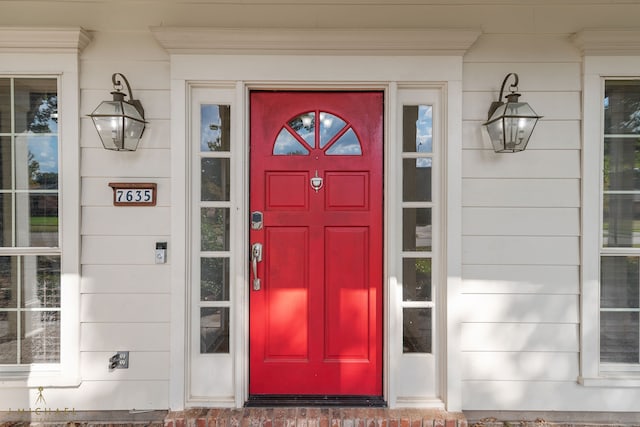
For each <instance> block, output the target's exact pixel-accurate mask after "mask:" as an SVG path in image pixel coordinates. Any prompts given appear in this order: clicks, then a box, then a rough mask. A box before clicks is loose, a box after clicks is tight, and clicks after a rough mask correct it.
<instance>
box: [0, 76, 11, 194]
mask: <svg viewBox="0 0 640 427" xmlns="http://www.w3.org/2000/svg"><path fill="white" fill-rule="evenodd" d="M0 81H2V80H1V79H0ZM0 114H1V113H0ZM11 151H12V149H11V138H9V137H0V190H11V186H12V181H11V178H12V176H13V159H12V156H11Z"/></svg>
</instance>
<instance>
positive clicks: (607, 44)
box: [571, 28, 640, 56]
mask: <svg viewBox="0 0 640 427" xmlns="http://www.w3.org/2000/svg"><path fill="white" fill-rule="evenodd" d="M571 38H572V40H573V42H574V43H575V45H576V46H578V48H579V49H580V50H581V51H582V54H583V55H597V56H604V55H637V54H640V29H638V28H627V29H615V30H613V29H584V30H582V31H579V32H577V33H575V34H573V35H572V37H571Z"/></svg>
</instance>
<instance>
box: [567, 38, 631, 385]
mask: <svg viewBox="0 0 640 427" xmlns="http://www.w3.org/2000/svg"><path fill="white" fill-rule="evenodd" d="M574 42H575V43H576V44H577V45H578V47H579V48H581V49H582V51H583V55H584V58H583V114H584V116H583V121H582V135H583V149H582V165H583V176H582V196H583V200H582V262H581V278H582V292H581V308H582V310H581V328H580V338H581V352H580V369H581V372H580V377H579V378H578V381H579V382H580V383H581V384H583V385H585V386H601V387H640V375H638V372H633V371H622V372H621V371H613V370H609V371H607V370H605V369H604V367H603V365H604V364H602V363H601V362H600V253H601V236H602V229H601V228H602V227H601V222H602V217H601V215H602V205H601V199H602V147H603V145H602V144H603V138H604V112H603V100H604V82H605V80H606V79H608V78H611V79H624V78H638V77H640V31H638V30H583V31H581V32H579V33H577V34H576V35H575V36H574Z"/></svg>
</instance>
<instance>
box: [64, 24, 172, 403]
mask: <svg viewBox="0 0 640 427" xmlns="http://www.w3.org/2000/svg"><path fill="white" fill-rule="evenodd" d="M80 68H81V70H82V73H81V79H80V80H81V82H80V86H81V87H80V98H81V99H80V102H81V114H82V118H81V122H82V123H81V170H80V174H81V183H82V192H81V204H82V206H81V218H82V227H81V234H82V236H81V238H82V242H81V244H82V256H81V264H82V280H81V292H82V293H81V296H80V304H81V307H80V321H81V336H82V342H81V345H80V348H81V354H80V363H81V376H82V386H81V387H80V388H79V389H78V390H77V393H75V394H74V393H72V392H71V391H67V392H66V393H67V394H68V396H67V397H68V398H69V399H70V401H71V402H73V405H74V407H75V408H76V409H79V408H86V409H133V408H136V409H156V408H160V409H161V408H167V407H168V396H169V355H170V352H169V350H170V349H169V330H170V269H171V241H170V227H171V215H170V207H169V206H170V200H171V180H170V178H171V177H170V156H171V151H170V149H169V147H170V139H169V129H170V120H169V119H170V91H169V62H168V57H167V56H166V54H165V53H164V51H163V50H162V49H160V48H159V47H158V46H157V45H156V44H155V41H154V40H153V38H152V37H151V35H150V34H146V33H126V32H124V33H118V32H113V33H110V32H98V33H95V34H94V40H93V42H92V44H91V45H90V46H89V47H88V48H87V49H86V50H85V51H84V52H83V54H82V55H81V64H80ZM115 72H119V73H122V74H124V75H125V76H126V78H127V79H128V80H129V83H130V84H131V89H132V92H133V97H134V98H137V99H139V100H140V101H141V102H142V105H143V107H144V109H145V118H146V120H147V121H148V122H149V123H148V125H147V127H146V129H145V134H144V136H143V138H142V141H141V142H140V145H139V146H138V150H137V151H136V152H133V153H125V152H112V151H107V150H104V149H103V148H102V144H101V142H100V139H99V138H98V135H97V132H96V131H95V128H94V127H93V124H92V123H91V120H90V119H89V118H88V117H86V114H89V113H91V112H92V111H93V109H94V108H95V107H96V106H97V105H98V104H99V103H100V102H101V101H103V100H107V99H109V97H110V95H109V92H110V91H111V90H112V84H111V75H112V74H113V73H115ZM124 90H125V91H126V88H125V89H124ZM109 182H155V183H157V184H158V200H157V206H155V207H114V206H113V202H112V201H113V190H112V189H111V188H110V187H109V186H108V184H109ZM158 241H164V242H168V257H167V258H168V263H167V264H162V265H156V264H155V263H154V261H155V260H154V250H155V243H156V242H158ZM116 351H129V352H130V353H129V369H126V370H125V369H119V370H113V371H109V369H108V367H107V365H108V359H109V357H110V356H112V355H113V354H114V353H115V352H116ZM118 390H119V391H118ZM116 393H122V396H120V395H118V397H116ZM76 394H77V395H76ZM92 395H93V396H92ZM100 396H103V397H104V396H108V398H101V397H100ZM61 398H62V397H60V399H61Z"/></svg>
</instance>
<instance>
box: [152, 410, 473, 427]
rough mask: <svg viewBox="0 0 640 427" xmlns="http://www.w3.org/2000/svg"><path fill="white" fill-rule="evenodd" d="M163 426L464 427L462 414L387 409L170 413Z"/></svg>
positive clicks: (191, 411) (193, 411)
mask: <svg viewBox="0 0 640 427" xmlns="http://www.w3.org/2000/svg"><path fill="white" fill-rule="evenodd" d="M164 427H467V421H466V419H465V417H464V415H463V414H462V413H452V412H446V411H442V410H432V409H429V410H426V409H386V408H334V407H331V408H318V407H309V408H308V407H295V408H294V407H286V408H282V407H279V408H240V409H219V408H216V409H204V408H200V409H189V410H187V411H180V412H169V413H168V414H167V417H166V418H165V423H164Z"/></svg>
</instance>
